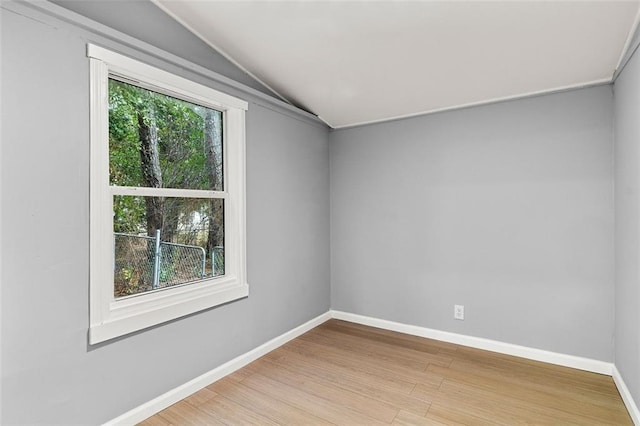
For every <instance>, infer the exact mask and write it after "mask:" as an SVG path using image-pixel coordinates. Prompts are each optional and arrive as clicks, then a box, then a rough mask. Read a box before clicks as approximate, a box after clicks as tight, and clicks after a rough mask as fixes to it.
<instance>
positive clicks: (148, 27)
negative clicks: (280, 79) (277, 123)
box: [52, 0, 273, 95]
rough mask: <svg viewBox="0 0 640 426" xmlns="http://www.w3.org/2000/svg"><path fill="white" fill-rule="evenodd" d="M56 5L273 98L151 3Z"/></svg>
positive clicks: (62, 0)
mask: <svg viewBox="0 0 640 426" xmlns="http://www.w3.org/2000/svg"><path fill="white" fill-rule="evenodd" d="M52 3H55V4H57V5H59V6H62V7H64V8H66V9H69V10H71V11H73V12H76V13H79V14H81V15H83V16H86V17H87V18H90V19H92V20H94V21H96V22H99V23H101V24H103V25H106V26H108V27H110V28H113V29H116V30H118V31H121V32H123V33H125V34H128V35H130V36H132V37H135V38H137V39H138V40H142V41H145V42H147V43H149V44H152V45H154V46H156V47H159V48H161V49H163V50H165V51H167V52H170V53H173V54H174V55H178V56H180V57H182V58H185V59H188V60H189V61H191V62H193V63H195V64H198V65H201V66H203V67H205V68H208V69H210V70H212V71H215V72H217V73H219V74H222V75H224V76H225V77H229V78H231V79H233V80H235V81H237V82H239V83H242V84H245V85H247V86H249V87H252V88H254V89H256V90H259V91H261V92H263V93H266V94H269V95H273V94H272V92H271V91H270V90H269V89H267V88H266V87H264V86H263V85H262V83H259V82H258V81H256V80H254V79H253V77H251V76H250V75H248V74H247V73H246V72H244V71H243V70H241V69H240V68H238V67H236V66H235V65H234V64H233V63H231V62H230V61H229V60H228V59H226V58H225V57H224V56H222V55H221V54H220V53H218V52H216V51H215V50H213V49H211V48H210V47H209V46H208V45H207V44H206V43H205V42H203V41H202V40H200V39H199V38H198V37H196V36H194V35H193V34H192V33H191V32H190V31H188V30H187V29H186V28H184V27H183V26H182V25H180V24H179V23H178V22H177V21H176V20H174V19H173V18H171V17H170V16H169V15H167V14H166V13H164V11H162V10H161V9H160V8H158V7H157V6H156V5H154V4H153V3H151V2H150V1H149V0H135V1H122V0H52Z"/></svg>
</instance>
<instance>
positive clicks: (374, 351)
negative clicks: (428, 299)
mask: <svg viewBox="0 0 640 426" xmlns="http://www.w3.org/2000/svg"><path fill="white" fill-rule="evenodd" d="M142 424H143V425H146V426H151V425H176V426H179V425H180V426H181V425H217V424H228V425H240V424H260V425H263V424H264V425H274V424H283V425H307V424H337V425H355V424H359V425H380V424H394V425H452V424H466V425H500V424H503V425H516V424H548V425H607V424H609V425H631V424H632V421H631V418H630V417H629V414H628V413H627V411H626V409H625V407H624V404H623V402H622V399H621V398H620V395H619V394H618V391H617V389H616V387H615V384H614V383H613V380H612V379H611V377H608V376H604V375H600V374H594V373H587V372H584V371H580V370H573V369H570V368H565V367H558V366H554V365H550V364H545V363H541V362H536V361H530V360H526V359H523V358H516V357H512V356H508V355H501V354H497V353H493V352H487V351H482V350H478V349H472V348H468V347H464V346H458V345H454V344H450V343H444V342H439V341H436V340H429V339H423V338H420V337H415V336H409V335H406V334H400V333H395V332H391V331H386V330H381V329H376V328H371V327H366V326H362V325H358V324H353V323H349V322H344V321H337V320H330V321H328V322H326V323H324V324H322V325H321V326H319V327H317V328H315V329H313V330H311V331H310V332H308V333H306V334H304V335H302V336H300V337H298V338H297V339H295V340H293V341H291V342H289V343H287V344H286V345H284V346H282V347H280V348H278V349H276V350H275V351H273V352H271V353H269V354H267V355H265V356H264V357H262V358H260V359H259V360H257V361H255V362H253V363H251V364H249V365H248V366H246V367H245V368H243V369H241V370H238V371H237V372H235V373H233V374H231V375H230V376H227V377H225V378H224V379H222V380H219V381H218V382H216V383H214V384H212V385H210V386H208V387H206V388H204V389H202V390H201V391H199V392H197V393H195V394H193V395H192V396H190V397H188V398H186V399H185V400H183V401H180V402H179V403H177V404H174V405H173V406H171V407H169V408H167V409H166V410H164V411H162V412H160V413H158V414H157V415H155V416H153V417H150V418H149V419H147V420H145V421H144V422H142Z"/></svg>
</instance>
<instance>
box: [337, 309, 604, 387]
mask: <svg viewBox="0 0 640 426" xmlns="http://www.w3.org/2000/svg"><path fill="white" fill-rule="evenodd" d="M331 318H335V319H340V320H344V321H350V322H355V323H358V324H363V325H368V326H371V327H377V328H383V329H385V330H391V331H397V332H400V333H405V334H411V335H414V336H420V337H427V338H429V339H435V340H441V341H443V342H449V343H455V344H458V345H462V346H470V347H472V348H478V349H484V350H487V351H492V352H498V353H502V354H507V355H514V356H518V357H521V358H527V359H532V360H535V361H542V362H548V363H550V364H556V365H562V366H564V367H571V368H577V369H579V370H585V371H591V372H594V373H599V374H606V375H608V376H611V373H612V371H613V364H612V363H610V362H604V361H598V360H595V359H590V358H582V357H579V356H574V355H566V354H560V353H556V352H550V351H545V350H542V349H535V348H529V347H526V346H519V345H514V344H511V343H504V342H499V341H496V340H489V339H483V338H481V337H473V336H466V335H463V334H456V333H450V332H447V331H440V330H434V329H431V328H426V327H419V326H416V325H409V324H402V323H399V322H394V321H387V320H383V319H378V318H372V317H367V316H364V315H357V314H351V313H348V312H342V311H334V310H332V311H331Z"/></svg>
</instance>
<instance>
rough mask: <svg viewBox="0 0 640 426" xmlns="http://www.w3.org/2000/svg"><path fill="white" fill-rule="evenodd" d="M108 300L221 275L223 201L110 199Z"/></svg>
mask: <svg viewBox="0 0 640 426" xmlns="http://www.w3.org/2000/svg"><path fill="white" fill-rule="evenodd" d="M113 207H114V216H113V217H114V219H113V227H114V236H113V248H114V263H115V264H114V296H115V297H116V298H118V297H124V296H130V295H133V294H139V293H144V292H148V291H152V290H159V289H163V288H167V287H171V286H176V285H181V284H187V283H192V282H196V281H199V280H202V279H205V278H211V277H214V276H220V275H224V214H223V212H224V200H221V199H205V198H179V197H135V196H126V195H124V196H123V195H116V196H114V197H113Z"/></svg>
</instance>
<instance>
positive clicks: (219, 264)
mask: <svg viewBox="0 0 640 426" xmlns="http://www.w3.org/2000/svg"><path fill="white" fill-rule="evenodd" d="M114 255H115V256H114V260H115V261H114V276H115V280H114V295H115V297H122V296H128V295H131V294H137V293H143V292H146V291H151V290H156V289H159V288H165V287H171V286H174V285H178V284H185V283H188V282H192V281H197V280H201V279H202V278H205V277H206V276H207V256H206V252H205V249H204V248H202V247H200V246H193V245H186V244H176V243H170V242H164V241H161V240H160V234H159V232H158V234H157V235H156V237H155V238H154V237H148V236H141V235H131V234H122V233H114ZM211 257H212V259H211V260H212V262H211V265H213V271H211V272H213V273H214V274H213V275H222V274H224V249H223V248H222V247H215V248H214V250H213V251H212V253H211ZM209 275H211V274H209Z"/></svg>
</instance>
